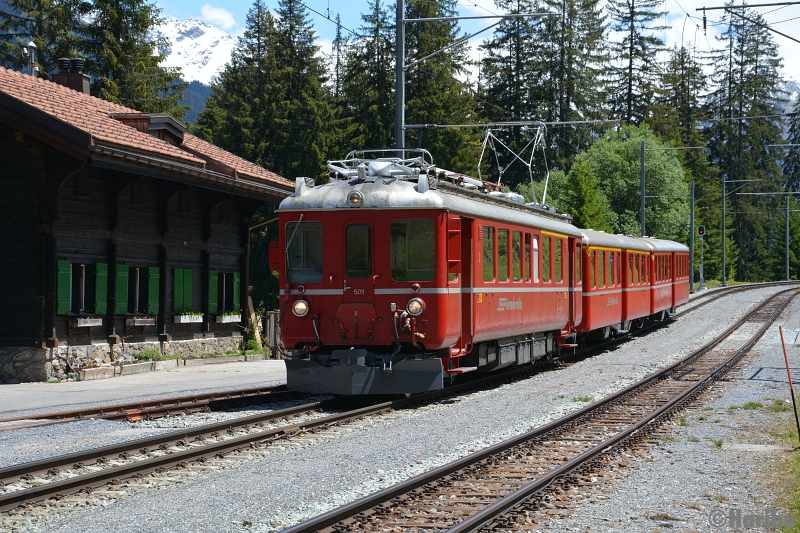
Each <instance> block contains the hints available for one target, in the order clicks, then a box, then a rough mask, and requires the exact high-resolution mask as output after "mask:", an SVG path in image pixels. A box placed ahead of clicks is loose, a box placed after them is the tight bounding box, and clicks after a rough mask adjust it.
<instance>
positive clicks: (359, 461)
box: [26, 288, 798, 532]
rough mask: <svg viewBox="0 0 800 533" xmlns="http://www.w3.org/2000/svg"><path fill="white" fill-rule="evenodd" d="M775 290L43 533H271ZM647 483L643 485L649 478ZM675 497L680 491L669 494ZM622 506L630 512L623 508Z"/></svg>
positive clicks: (659, 363) (640, 368) (666, 354)
mask: <svg viewBox="0 0 800 533" xmlns="http://www.w3.org/2000/svg"><path fill="white" fill-rule="evenodd" d="M777 290H780V289H778V288H769V289H760V290H755V291H748V292H743V293H737V294H734V295H731V296H729V297H726V298H723V299H721V300H718V301H717V302H714V303H712V304H710V305H708V306H706V307H705V308H704V309H703V310H702V311H698V312H696V313H692V314H690V315H688V316H685V317H682V318H680V319H678V320H677V321H675V323H673V324H672V325H671V326H670V327H669V328H663V329H660V330H658V331H654V332H652V333H650V334H648V335H646V336H644V337H642V338H638V339H635V340H632V341H629V342H626V343H625V344H623V345H622V346H620V347H618V348H617V349H615V350H613V351H609V352H606V353H604V354H600V355H598V356H595V357H592V358H590V359H587V360H584V361H581V362H578V363H575V364H572V365H570V366H567V367H564V368H561V369H558V370H555V371H548V372H544V373H541V374H539V375H537V376H535V377H533V378H530V379H527V380H525V381H521V382H518V383H514V384H510V385H505V386H501V387H498V388H496V389H493V390H489V391H481V392H477V393H473V394H468V395H465V396H462V397H458V398H454V399H452V400H450V401H448V402H443V403H440V404H437V405H431V406H426V407H422V408H417V409H414V410H407V411H401V412H394V413H391V414H389V415H386V416H382V417H377V418H371V419H369V420H366V421H362V422H359V423H355V424H352V425H351V426H344V427H342V428H339V431H338V434H336V433H337V432H328V433H327V434H326V435H314V434H311V435H309V436H307V437H306V438H305V439H301V440H299V441H296V444H292V443H289V444H287V445H285V446H284V447H283V448H282V449H279V448H278V447H273V448H271V455H270V456H268V457H267V458H266V459H264V460H259V461H251V462H249V463H247V464H245V465H243V466H240V467H236V468H230V469H227V470H222V471H218V472H216V473H213V474H208V475H204V476H202V477H200V478H199V479H195V480H192V481H189V482H184V483H179V484H175V485H173V486H170V487H167V488H163V489H161V490H158V491H157V492H150V493H147V494H142V495H139V496H135V497H131V498H127V499H123V500H122V501H120V502H118V503H114V504H113V505H109V506H107V507H93V508H90V509H88V510H84V511H81V512H79V513H77V514H76V515H75V516H73V517H67V518H59V519H56V517H53V519H54V521H52V522H51V523H50V524H48V525H46V526H44V527H46V529H47V530H48V531H50V530H53V531H62V532H78V531H110V530H114V531H131V532H134V531H135V532H140V531H154V532H155V531H175V532H190V531H241V530H243V529H247V530H251V531H263V532H271V531H274V530H276V529H280V528H282V527H285V526H287V525H290V524H293V523H296V522H299V521H301V520H303V519H305V518H309V517H311V516H314V515H316V514H319V513H320V512H324V511H326V510H328V509H330V508H332V507H335V506H337V505H340V504H342V503H345V502H347V501H352V500H353V499H355V498H357V497H359V496H362V495H365V494H368V493H371V492H374V491H376V490H379V489H381V488H384V487H386V486H389V485H391V484H393V483H396V482H399V481H402V480H403V479H407V478H408V477H410V476H412V475H414V474H416V473H419V472H422V471H426V470H429V469H431V468H434V467H436V466H439V465H441V464H444V463H446V462H449V461H452V460H454V459H456V458H458V457H461V456H463V455H465V454H468V453H470V451H472V450H476V449H479V448H483V447H486V446H488V445H490V444H494V443H496V442H499V441H501V440H504V439H506V438H509V437H511V436H513V435H516V434H518V433H521V432H523V431H527V430H529V429H532V428H533V427H536V426H538V425H541V424H542V423H544V422H547V421H549V420H553V419H555V418H558V417H560V416H562V415H563V414H565V413H567V412H570V411H572V410H575V409H578V408H580V407H582V406H584V405H585V403H583V402H580V401H575V400H577V398H578V397H582V396H587V395H588V396H591V397H593V398H594V399H597V398H600V397H602V396H604V395H607V394H610V393H611V392H613V391H615V390H619V389H621V388H623V387H625V386H627V385H629V384H631V383H633V382H635V381H637V380H638V379H640V378H641V377H643V376H645V375H647V374H649V373H652V372H653V371H655V370H656V369H657V368H661V367H663V366H666V365H667V364H669V363H671V362H673V361H674V360H676V359H679V358H680V357H683V356H685V355H686V354H688V353H690V352H691V351H692V350H694V349H696V348H697V347H699V346H701V345H702V344H704V343H705V342H707V341H708V340H709V339H711V338H712V337H713V336H714V335H716V334H718V333H719V332H721V331H723V330H724V329H725V328H727V327H729V326H730V325H731V324H732V323H733V322H734V321H735V318H734V317H731V315H732V314H734V315H736V316H740V315H741V314H742V313H744V312H745V311H746V310H747V309H748V308H751V307H752V306H753V305H754V304H755V303H756V302H759V301H760V300H761V299H762V298H763V297H764V296H766V295H767V294H771V293H774V292H777ZM797 308H798V306H797V304H795V305H794V306H793V309H797ZM784 379H785V378H784ZM782 397H787V398H788V396H786V394H784V395H783V396H782ZM726 407H727V406H726ZM33 429H36V428H32V429H31V430H26V431H32V430H33ZM39 429H46V428H39ZM150 431H152V430H150ZM701 443H705V444H706V445H708V441H702V442H701ZM693 444H697V443H693ZM715 450H716V448H715ZM662 463H666V461H662ZM665 475H666V474H665ZM670 475H674V473H672V474H670ZM650 479H651V481H650V484H651V485H652V479H654V478H650ZM655 479H658V478H655ZM680 487H681V484H677V485H676V490H680ZM612 499H613V498H612ZM622 501H623V502H629V497H628V498H627V499H626V498H623V499H622ZM662 501H663V499H662ZM621 503H622V502H621ZM626 504H627V503H626ZM579 514H580V513H579ZM587 523H588V522H587ZM243 524H251V525H247V526H244V525H243ZM554 527H555V528H556V529H558V528H559V527H561V526H560V525H559V524H555V525H554ZM572 527H578V528H580V527H583V525H582V524H578V523H576V524H575V525H573V526H572ZM564 530H568V529H564ZM594 530H597V529H594ZM647 530H652V528H649V527H648V528H647Z"/></svg>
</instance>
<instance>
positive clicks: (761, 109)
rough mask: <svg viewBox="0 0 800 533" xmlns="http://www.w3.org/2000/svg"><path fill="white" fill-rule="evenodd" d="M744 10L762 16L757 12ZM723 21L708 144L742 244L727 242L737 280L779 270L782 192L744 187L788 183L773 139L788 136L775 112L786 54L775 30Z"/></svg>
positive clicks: (715, 59) (732, 236)
mask: <svg viewBox="0 0 800 533" xmlns="http://www.w3.org/2000/svg"><path fill="white" fill-rule="evenodd" d="M737 12H738V10H737ZM742 14H743V15H745V16H747V17H748V18H750V19H754V20H759V15H758V14H756V13H751V12H749V11H748V12H747V13H742ZM724 20H725V22H726V23H727V28H726V31H725V32H724V33H723V34H722V36H721V37H720V38H719V39H720V41H721V42H722V43H723V44H724V45H725V47H724V48H723V49H721V50H719V51H717V52H716V54H715V56H714V57H713V65H714V74H713V80H714V82H715V85H716V89H715V90H714V91H713V92H712V93H711V95H710V98H709V102H708V109H709V112H710V114H711V116H713V117H714V119H715V120H714V121H713V122H712V126H711V128H710V137H709V146H710V151H711V161H712V162H713V163H714V164H715V166H716V167H718V168H719V169H720V173H721V179H722V180H725V182H726V185H727V187H726V189H727V190H726V196H727V198H728V200H727V201H728V203H727V205H728V209H729V211H730V212H731V214H730V215H729V216H728V220H729V221H730V223H731V225H732V232H731V233H730V234H729V237H728V238H729V239H732V240H733V241H734V242H735V244H736V247H727V248H726V249H727V250H730V249H731V248H733V249H734V250H735V249H736V248H738V257H737V256H731V254H730V253H728V254H727V257H726V264H727V265H728V266H729V267H732V266H735V275H736V279H740V280H752V281H756V280H762V279H766V278H767V277H769V276H770V275H771V274H770V272H771V271H772V272H774V268H773V267H771V265H772V264H773V263H774V262H775V261H776V259H775V258H776V257H778V256H779V254H780V253H781V252H780V249H781V248H782V246H781V245H782V242H783V238H782V235H780V234H779V228H780V224H779V222H778V218H777V217H780V216H781V215H780V204H781V202H780V200H781V198H780V197H777V196H747V195H741V194H740V193H741V192H765V193H770V192H778V191H780V190H781V187H782V185H783V181H784V179H783V176H782V175H781V172H780V168H779V166H778V164H777V159H778V156H779V155H780V154H779V152H778V148H776V147H773V146H770V145H774V144H781V143H782V142H783V140H782V136H781V130H782V125H781V121H780V120H779V118H778V117H777V116H776V115H777V114H778V113H779V105H780V103H781V101H782V95H781V89H780V83H781V77H780V73H779V69H780V66H781V60H780V57H779V55H778V50H777V47H776V45H775V43H774V41H773V39H772V35H771V34H770V33H769V32H767V31H766V30H765V29H764V28H762V27H759V26H757V25H755V24H751V23H749V22H747V21H744V20H743V19H741V18H739V17H736V16H733V15H725V19H724ZM761 22H763V21H761ZM747 117H753V118H747ZM726 242H727V241H726ZM726 275H729V273H726ZM772 275H774V274H772Z"/></svg>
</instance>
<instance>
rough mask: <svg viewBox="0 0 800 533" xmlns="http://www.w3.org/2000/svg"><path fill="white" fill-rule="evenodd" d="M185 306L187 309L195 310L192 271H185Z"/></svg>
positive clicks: (187, 269)
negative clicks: (193, 305)
mask: <svg viewBox="0 0 800 533" xmlns="http://www.w3.org/2000/svg"><path fill="white" fill-rule="evenodd" d="M183 305H184V306H185V307H186V309H193V307H192V269H191V268H184V269H183Z"/></svg>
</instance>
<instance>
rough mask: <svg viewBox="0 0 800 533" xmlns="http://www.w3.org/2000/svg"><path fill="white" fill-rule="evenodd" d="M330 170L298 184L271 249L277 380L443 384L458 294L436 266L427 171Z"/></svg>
mask: <svg viewBox="0 0 800 533" xmlns="http://www.w3.org/2000/svg"><path fill="white" fill-rule="evenodd" d="M329 167H330V168H331V169H332V171H331V179H330V182H329V183H327V184H324V185H319V186H313V183H311V180H305V179H303V178H299V179H298V180H297V184H296V190H295V194H294V195H292V196H290V197H289V198H286V199H285V200H284V201H283V202H282V203H281V205H280V210H279V217H278V220H279V225H280V230H279V243H273V244H272V246H271V249H270V263H271V266H272V268H273V269H277V270H279V271H280V278H281V286H282V291H281V303H280V308H281V309H280V310H281V317H280V334H281V341H282V344H283V349H284V357H285V358H286V370H287V381H288V387H289V388H291V389H293V390H297V391H303V392H312V393H328V394H343V395H352V394H405V393H416V392H424V391H428V390H435V389H440V388H442V387H443V382H444V376H445V371H444V369H443V365H442V357H441V356H440V355H441V354H448V353H449V347H450V346H452V345H453V344H455V343H456V341H457V340H458V336H459V318H458V317H459V316H460V315H459V313H458V306H459V297H460V290H459V289H458V288H457V287H455V286H454V285H455V284H457V283H458V280H457V276H455V275H453V274H450V275H448V272H447V268H446V265H448V262H447V255H446V254H447V246H445V243H446V242H447V238H448V224H447V211H446V210H445V209H444V208H443V205H442V200H441V197H440V196H439V194H438V193H437V192H436V191H434V190H430V189H429V184H430V182H429V175H428V174H427V172H429V171H430V172H431V173H432V172H433V171H432V168H431V167H430V166H429V165H426V164H425V162H424V159H423V158H418V159H412V160H408V159H404V160H400V159H397V158H386V159H371V160H360V159H355V158H354V157H351V156H348V158H347V159H345V160H343V161H339V162H332V163H329ZM426 167H427V168H426ZM430 179H431V180H432V179H433V176H430ZM280 243H282V244H283V246H280ZM437 265H445V268H437Z"/></svg>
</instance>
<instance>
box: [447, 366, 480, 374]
mask: <svg viewBox="0 0 800 533" xmlns="http://www.w3.org/2000/svg"><path fill="white" fill-rule="evenodd" d="M476 370H478V367H477V366H462V367H461V368H452V369H450V370H448V371H447V373H448V374H466V373H467V372H475V371H476Z"/></svg>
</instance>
